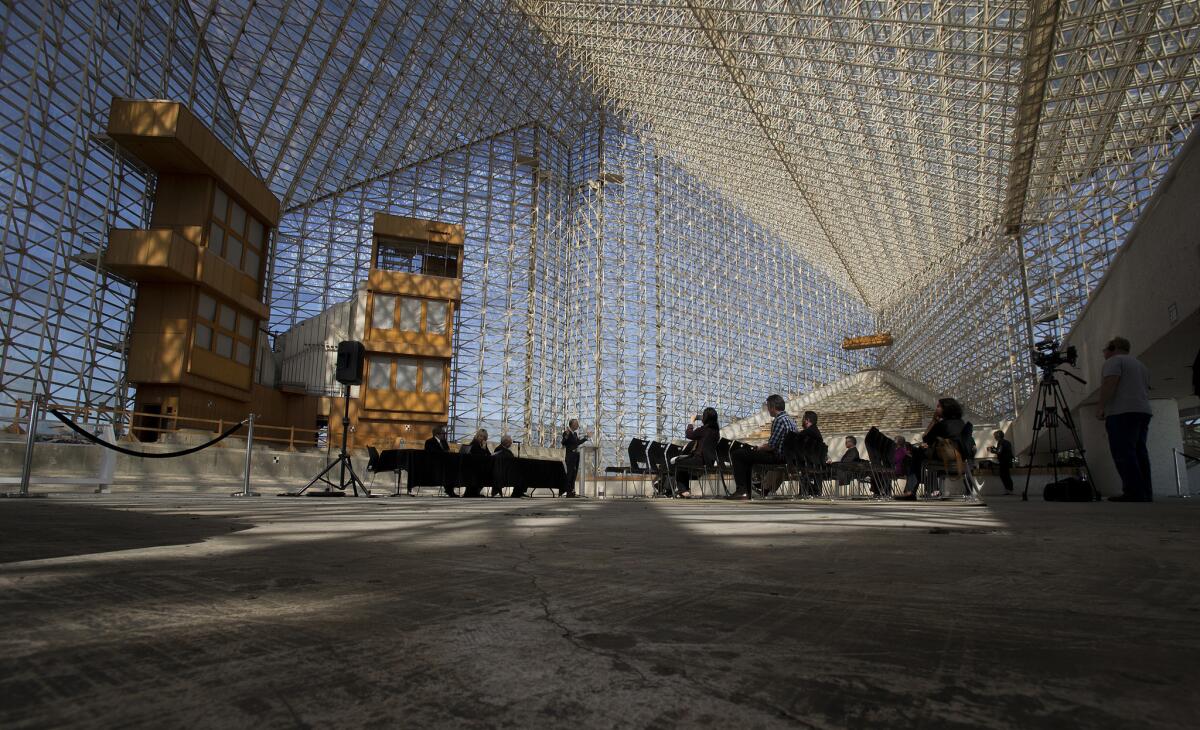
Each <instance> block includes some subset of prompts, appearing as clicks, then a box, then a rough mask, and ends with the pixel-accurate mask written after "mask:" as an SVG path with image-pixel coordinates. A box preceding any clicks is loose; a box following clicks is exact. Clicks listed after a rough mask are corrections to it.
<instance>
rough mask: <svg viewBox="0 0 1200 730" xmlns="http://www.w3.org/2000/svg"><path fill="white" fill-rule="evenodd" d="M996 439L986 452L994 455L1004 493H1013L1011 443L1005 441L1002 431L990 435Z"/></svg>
mask: <svg viewBox="0 0 1200 730" xmlns="http://www.w3.org/2000/svg"><path fill="white" fill-rule="evenodd" d="M992 435H993V436H995V437H996V445H995V446H989V447H988V451H990V452H992V453H993V454H995V455H996V464H997V466H998V467H999V469H1000V483H1001V484H1003V485H1004V493H1005V494H1012V493H1013V480H1012V464H1013V448H1012V443H1010V442H1009V441H1007V440H1005V438H1004V432H1003V431H996V432H995V433H993V434H992Z"/></svg>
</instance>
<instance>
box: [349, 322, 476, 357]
mask: <svg viewBox="0 0 1200 730" xmlns="http://www.w3.org/2000/svg"><path fill="white" fill-rule="evenodd" d="M363 345H364V346H365V347H366V348H367V352H368V353H376V352H377V353H384V354H388V355H412V356H415V357H432V358H450V357H454V343H453V341H452V340H451V338H450V337H449V336H447V335H427V334H423V333H421V332H400V331H399V330H388V331H386V332H385V331H383V330H377V329H371V328H368V329H367V339H364V340H363Z"/></svg>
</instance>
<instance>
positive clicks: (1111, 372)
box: [1096, 337, 1154, 502]
mask: <svg viewBox="0 0 1200 730" xmlns="http://www.w3.org/2000/svg"><path fill="white" fill-rule="evenodd" d="M1100 374H1101V375H1102V376H1103V378H1104V380H1103V382H1101V383H1100V410H1099V412H1097V413H1096V417H1097V418H1099V419H1102V420H1103V421H1104V430H1105V431H1107V432H1108V450H1109V451H1111V452H1112V458H1113V464H1114V465H1116V467H1117V473H1119V474H1120V475H1121V496H1119V497H1109V498H1108V499H1109V501H1110V502H1152V501H1154V490H1153V489H1152V488H1151V486H1150V454H1149V452H1147V451H1146V436H1147V435H1148V434H1149V432H1150V416H1151V414H1152V413H1153V411H1151V409H1150V371H1148V370H1147V369H1146V366H1145V365H1143V364H1142V363H1141V362H1139V361H1138V359H1137V358H1135V357H1134V356H1133V355H1130V354H1129V340H1127V339H1125V338H1124V337H1114V338H1112V339H1111V340H1109V342H1108V345H1106V346H1105V348H1104V367H1103V368H1101V370H1100Z"/></svg>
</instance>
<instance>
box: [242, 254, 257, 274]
mask: <svg viewBox="0 0 1200 730" xmlns="http://www.w3.org/2000/svg"><path fill="white" fill-rule="evenodd" d="M242 271H245V272H246V273H247V274H249V275H250V276H253V277H254V278H255V279H257V278H258V254H256V253H255V252H254V251H252V250H250V249H248V248H247V249H246V260H245V261H243V262H242Z"/></svg>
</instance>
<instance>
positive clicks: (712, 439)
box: [671, 407, 721, 499]
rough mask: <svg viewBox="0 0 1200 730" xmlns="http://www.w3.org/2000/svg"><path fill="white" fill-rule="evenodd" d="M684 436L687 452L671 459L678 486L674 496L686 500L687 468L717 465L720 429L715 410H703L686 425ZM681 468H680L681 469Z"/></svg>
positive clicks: (689, 495)
mask: <svg viewBox="0 0 1200 730" xmlns="http://www.w3.org/2000/svg"><path fill="white" fill-rule="evenodd" d="M684 435H685V436H687V438H688V447H689V449H688V451H687V452H686V453H684V454H683V455H682V456H677V457H675V458H674V459H672V469H671V471H672V473H673V474H674V475H675V483H676V484H678V485H679V489H678V490H677V491H676V493H675V496H676V497H681V498H683V499H687V498H688V497H691V496H692V492H691V490H690V488H689V483H690V481H691V473H690V472H689V468H696V467H703V466H712V465H713V464H716V463H717V442H718V441H720V440H721V427H720V425H719V424H718V423H717V409H716V408H711V407H710V408H705V409H704V412H703V413H701V414H700V415H698V416H696V418H695V419H694V420H693V422H692V423H689V424H688V427H687V430H686V431H685V432H684ZM681 467H682V468H681Z"/></svg>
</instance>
